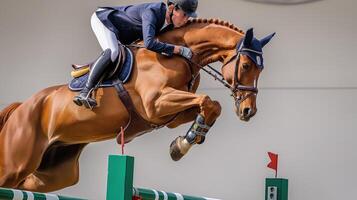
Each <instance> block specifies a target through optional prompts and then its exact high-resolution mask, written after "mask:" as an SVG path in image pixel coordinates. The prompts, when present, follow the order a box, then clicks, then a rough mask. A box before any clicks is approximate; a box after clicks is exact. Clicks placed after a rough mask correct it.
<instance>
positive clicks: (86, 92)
mask: <svg viewBox="0 0 357 200" xmlns="http://www.w3.org/2000/svg"><path fill="white" fill-rule="evenodd" d="M111 62H112V61H111V50H110V49H106V50H105V51H103V53H102V54H101V55H100V56H99V57H98V58H97V60H96V61H95V62H94V64H93V66H92V68H91V70H90V72H89V77H88V80H87V83H86V85H85V87H84V88H83V89H82V91H80V93H79V95H77V96H75V97H74V98H73V102H74V103H75V104H77V105H78V106H82V105H84V106H85V107H86V108H90V109H92V108H94V107H96V106H97V101H96V100H95V99H94V98H92V97H91V95H92V91H93V89H95V86H97V84H98V83H99V81H101V79H102V78H103V76H104V75H105V73H104V72H105V69H106V67H107V66H108V65H109V64H110V63H111Z"/></svg>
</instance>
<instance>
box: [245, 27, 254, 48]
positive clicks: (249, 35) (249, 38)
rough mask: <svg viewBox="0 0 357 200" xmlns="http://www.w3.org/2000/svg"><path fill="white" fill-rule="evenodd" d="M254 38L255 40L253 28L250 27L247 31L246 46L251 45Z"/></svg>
mask: <svg viewBox="0 0 357 200" xmlns="http://www.w3.org/2000/svg"><path fill="white" fill-rule="evenodd" d="M252 40H253V28H250V29H248V30H247V32H246V33H245V37H244V46H246V47H247V46H250V44H252Z"/></svg>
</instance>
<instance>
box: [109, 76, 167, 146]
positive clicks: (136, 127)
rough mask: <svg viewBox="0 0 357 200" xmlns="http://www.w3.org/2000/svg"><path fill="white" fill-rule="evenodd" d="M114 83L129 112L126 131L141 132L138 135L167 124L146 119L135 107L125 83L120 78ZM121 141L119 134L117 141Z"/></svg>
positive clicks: (130, 132) (129, 132)
mask: <svg viewBox="0 0 357 200" xmlns="http://www.w3.org/2000/svg"><path fill="white" fill-rule="evenodd" d="M114 83H115V84H114V87H115V89H116V90H117V92H118V96H119V98H120V100H121V101H122V102H123V104H124V106H125V108H126V109H127V111H128V113H129V121H128V123H127V125H126V126H125V128H124V130H125V132H126V133H128V134H132V133H134V132H138V133H139V134H138V135H137V136H139V135H142V134H144V133H147V132H150V131H152V130H154V129H158V128H161V127H163V126H165V125H157V124H153V123H150V122H148V121H147V120H145V119H144V118H143V117H141V115H140V114H139V113H138V111H137V110H136V109H135V106H134V104H133V101H132V100H131V98H130V96H129V93H128V91H127V90H126V89H125V88H124V85H123V83H122V82H121V81H120V80H118V79H117V80H115V81H114ZM120 141H121V139H120V134H118V135H117V143H118V144H120Z"/></svg>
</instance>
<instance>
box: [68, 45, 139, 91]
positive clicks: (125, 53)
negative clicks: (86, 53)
mask: <svg viewBox="0 0 357 200" xmlns="http://www.w3.org/2000/svg"><path fill="white" fill-rule="evenodd" d="M115 63H116V65H115V66H108V67H107V69H110V70H109V71H107V72H105V73H106V76H105V78H104V80H103V81H102V82H101V83H100V84H99V85H98V87H113V86H114V83H113V82H114V80H116V79H119V80H120V81H121V82H123V83H126V82H127V81H129V79H130V75H131V73H132V70H133V63H134V55H133V53H132V51H131V50H130V49H129V48H128V47H125V46H121V48H120V53H119V57H118V59H117V62H115ZM93 64H94V62H92V63H89V64H84V65H76V64H73V65H72V67H73V71H72V72H71V75H72V77H73V79H72V80H71V81H70V83H69V84H68V87H69V89H70V90H72V91H80V90H82V89H83V88H84V87H85V84H86V82H87V79H88V77H89V71H90V68H91V67H92V65H93Z"/></svg>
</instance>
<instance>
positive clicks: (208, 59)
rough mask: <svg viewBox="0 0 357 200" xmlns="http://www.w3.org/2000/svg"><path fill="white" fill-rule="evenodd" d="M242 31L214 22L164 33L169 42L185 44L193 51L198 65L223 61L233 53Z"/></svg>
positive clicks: (196, 24) (193, 23)
mask: <svg viewBox="0 0 357 200" xmlns="http://www.w3.org/2000/svg"><path fill="white" fill-rule="evenodd" d="M242 37H243V33H241V32H238V31H237V30H234V29H232V28H230V27H227V26H224V25H219V24H215V23H197V22H196V23H195V22H192V23H191V24H188V25H187V26H185V27H183V28H180V29H175V30H173V31H171V32H167V33H166V34H164V37H163V38H166V39H167V40H170V42H172V43H175V44H180V45H186V46H188V47H189V48H191V49H192V50H193V52H194V53H195V57H194V59H195V60H194V61H196V62H197V63H199V64H200V65H206V64H209V63H212V62H216V61H220V62H224V61H225V60H226V59H227V57H230V55H232V54H234V53H235V47H236V45H237V43H238V41H239V40H240V39H241V38H242Z"/></svg>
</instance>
